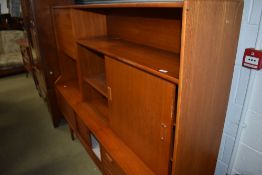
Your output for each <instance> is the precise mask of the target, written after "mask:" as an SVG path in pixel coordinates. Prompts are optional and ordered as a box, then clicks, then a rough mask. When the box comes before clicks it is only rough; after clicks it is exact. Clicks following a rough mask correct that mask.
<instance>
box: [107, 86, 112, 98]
mask: <svg viewBox="0 0 262 175" xmlns="http://www.w3.org/2000/svg"><path fill="white" fill-rule="evenodd" d="M107 91H108V99H109V100H110V101H112V90H111V87H109V86H108V87H107Z"/></svg>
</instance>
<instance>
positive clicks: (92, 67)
mask: <svg viewBox="0 0 262 175" xmlns="http://www.w3.org/2000/svg"><path fill="white" fill-rule="evenodd" d="M78 51H79V52H78V53H79V59H80V66H81V74H82V75H83V80H84V81H85V82H86V83H88V84H89V85H91V86H92V87H93V88H94V89H96V90H97V91H98V92H99V93H101V94H102V95H103V96H105V97H106V98H107V86H106V75H105V59H104V55H103V54H101V53H98V52H94V51H92V50H90V49H87V48H85V47H82V46H78Z"/></svg>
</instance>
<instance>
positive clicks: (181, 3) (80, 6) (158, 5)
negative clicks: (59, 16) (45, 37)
mask: <svg viewBox="0 0 262 175" xmlns="http://www.w3.org/2000/svg"><path fill="white" fill-rule="evenodd" d="M183 6H184V0H178V1H176V2H167V1H166V2H128V3H111V4H109V3H108V4H74V5H66V6H54V7H53V8H55V9H65V8H75V9H88V8H181V7H183Z"/></svg>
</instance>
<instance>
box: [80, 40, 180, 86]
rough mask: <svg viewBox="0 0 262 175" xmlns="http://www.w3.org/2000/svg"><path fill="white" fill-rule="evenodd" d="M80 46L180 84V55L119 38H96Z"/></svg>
mask: <svg viewBox="0 0 262 175" xmlns="http://www.w3.org/2000/svg"><path fill="white" fill-rule="evenodd" d="M77 42H78V44H80V45H82V46H84V47H87V48H89V49H92V50H94V51H96V52H101V53H102V54H105V55H107V56H110V57H112V58H114V59H117V60H119V61H122V62H124V63H127V64H130V65H132V66H134V67H137V68H139V69H142V70H144V71H147V72H149V73H152V74H154V75H157V76H159V77H161V78H164V79H166V80H169V81H171V82H174V83H176V84H178V81H179V66H180V54H177V53H173V52H169V51H164V50H161V49H156V48H153V47H149V46H143V45H139V44H134V43H131V42H128V41H125V40H122V39H119V38H113V37H95V38H90V39H86V40H78V41H77Z"/></svg>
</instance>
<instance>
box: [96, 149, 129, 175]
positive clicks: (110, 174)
mask: <svg viewBox="0 0 262 175" xmlns="http://www.w3.org/2000/svg"><path fill="white" fill-rule="evenodd" d="M101 158H102V164H103V167H104V173H105V175H114V174H116V175H125V173H124V171H123V170H122V169H121V168H120V167H119V166H118V164H117V163H116V162H115V161H114V159H112V157H111V156H110V155H109V153H108V152H106V150H105V149H104V148H103V147H102V148H101Z"/></svg>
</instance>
